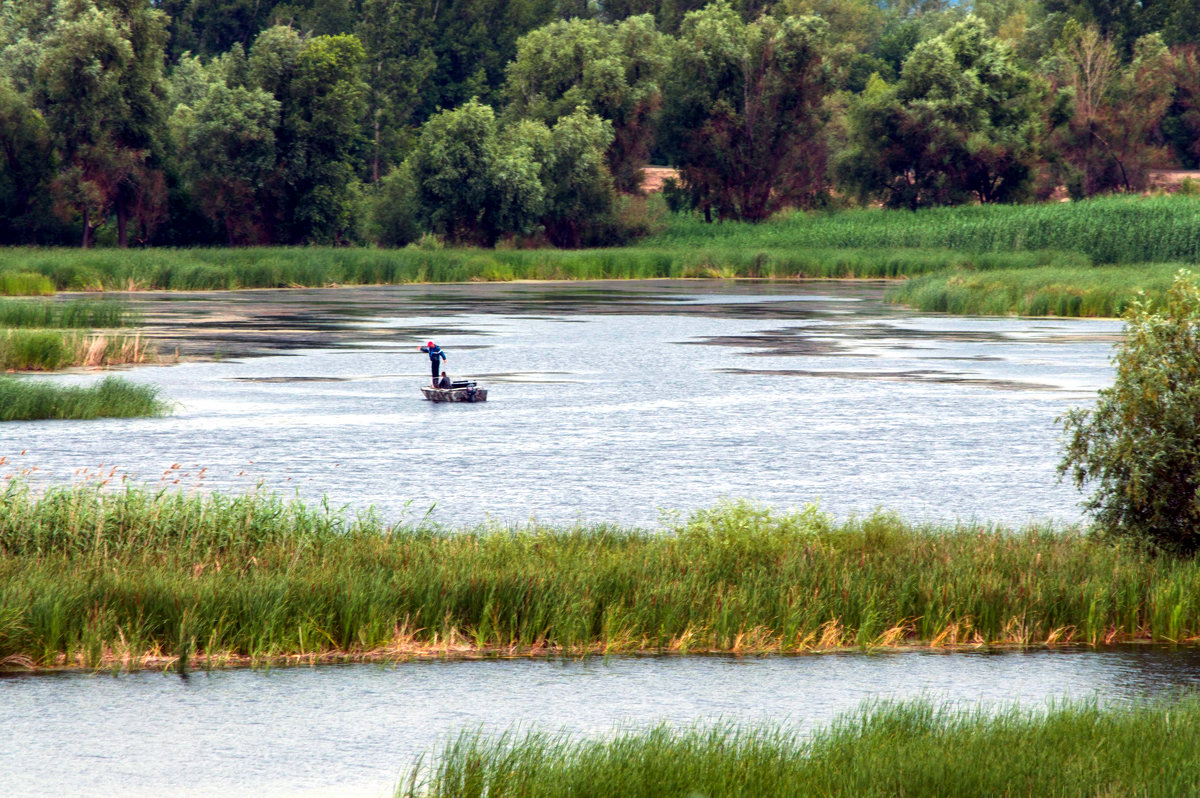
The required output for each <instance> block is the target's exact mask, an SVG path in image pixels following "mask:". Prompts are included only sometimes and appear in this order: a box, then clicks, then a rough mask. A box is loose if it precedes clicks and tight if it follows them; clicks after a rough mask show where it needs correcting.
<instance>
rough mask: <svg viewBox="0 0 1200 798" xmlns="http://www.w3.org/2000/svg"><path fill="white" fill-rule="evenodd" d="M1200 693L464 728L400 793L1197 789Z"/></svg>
mask: <svg viewBox="0 0 1200 798" xmlns="http://www.w3.org/2000/svg"><path fill="white" fill-rule="evenodd" d="M1198 769H1200V700H1197V699H1196V698H1194V697H1190V698H1183V699H1181V700H1178V701H1174V702H1147V703H1141V704H1136V705H1132V706H1102V705H1100V704H1098V703H1097V702H1095V701H1090V702H1077V703H1059V704H1057V705H1053V706H1050V707H1048V708H1045V709H1034V710H1022V709H1019V708H1017V707H1015V706H1014V707H1009V708H1007V709H1001V710H999V711H993V712H988V711H985V710H980V709H974V710H964V709H958V708H955V707H953V706H944V705H943V706H938V705H935V704H933V703H931V702H929V701H915V702H905V703H875V704H867V705H865V706H864V707H862V708H860V709H859V710H857V711H855V712H852V713H848V714H846V715H843V716H841V717H839V718H838V719H837V720H835V721H834V722H833V723H832V724H831V725H830V726H828V727H827V728H824V729H821V730H818V731H816V732H815V733H813V734H812V735H811V736H809V737H801V736H800V735H798V734H796V733H795V732H792V731H788V730H785V729H783V728H780V727H763V726H742V727H739V726H734V725H730V724H723V725H718V726H715V727H709V728H703V727H693V728H684V729H673V728H671V727H669V726H659V727H657V728H653V729H649V730H645V731H625V732H621V733H618V734H616V735H615V736H613V737H610V738H608V739H578V738H573V737H569V736H566V735H561V734H559V735H554V734H545V733H528V734H513V733H509V734H504V735H500V736H495V737H484V736H481V735H479V734H474V733H472V734H464V735H462V736H460V737H458V738H457V739H456V740H453V741H452V742H450V743H449V744H448V745H447V746H446V747H445V749H444V750H443V751H442V753H441V755H440V756H436V757H434V758H433V759H432V760H430V764H418V766H417V768H416V769H415V771H414V773H413V775H412V776H411V778H410V779H409V780H408V782H407V783H406V784H404V785H402V786H401V787H400V788H399V789H397V791H396V795H397V796H401V797H402V798H419V797H420V796H427V797H428V798H441V796H456V798H483V796H487V798H504V797H505V796H521V798H557V797H558V796H571V797H572V798H589V797H590V796H595V797H596V798H608V797H609V796H614V795H620V796H625V797H626V798H637V797H638V796H647V797H649V796H661V795H681V796H682V795H708V796H755V798H769V796H780V798H784V797H785V796H786V798H793V796H822V798H829V797H832V796H847V798H850V797H851V796H853V797H855V798H858V797H859V796H879V797H880V798H885V797H886V798H891V796H897V795H940V796H978V795H1054V796H1080V798H1083V797H1084V796H1089V797H1090V796H1097V795H1138V796H1164V797H1166V796H1180V795H1195V794H1196V792H1197V787H1196V773H1197V770H1198Z"/></svg>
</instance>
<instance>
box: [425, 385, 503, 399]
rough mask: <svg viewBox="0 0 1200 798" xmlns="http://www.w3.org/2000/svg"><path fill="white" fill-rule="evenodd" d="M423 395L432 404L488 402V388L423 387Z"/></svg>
mask: <svg viewBox="0 0 1200 798" xmlns="http://www.w3.org/2000/svg"><path fill="white" fill-rule="evenodd" d="M421 393H422V394H424V396H425V398H426V399H428V400H429V401H431V402H486V401H487V388H431V387H429V386H428V385H422V386H421Z"/></svg>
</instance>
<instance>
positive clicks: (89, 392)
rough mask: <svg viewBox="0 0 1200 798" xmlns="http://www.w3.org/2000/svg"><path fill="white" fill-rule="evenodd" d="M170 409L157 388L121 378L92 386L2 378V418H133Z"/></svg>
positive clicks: (31, 419) (34, 419) (14, 419)
mask: <svg viewBox="0 0 1200 798" xmlns="http://www.w3.org/2000/svg"><path fill="white" fill-rule="evenodd" d="M166 411H167V404H166V403H165V402H164V401H162V400H161V399H160V398H159V396H158V389H157V388H155V387H154V386H151V385H138V384H136V383H132V382H129V381H128V380H122V379H119V378H117V377H106V378H105V379H103V380H101V381H100V382H98V383H96V384H94V385H89V386H72V385H59V384H56V383H52V382H46V381H44V380H29V379H24V378H17V377H0V421H36V420H42V419H68V418H70V419H92V418H131V417H134V416H161V415H163V414H165V413H166Z"/></svg>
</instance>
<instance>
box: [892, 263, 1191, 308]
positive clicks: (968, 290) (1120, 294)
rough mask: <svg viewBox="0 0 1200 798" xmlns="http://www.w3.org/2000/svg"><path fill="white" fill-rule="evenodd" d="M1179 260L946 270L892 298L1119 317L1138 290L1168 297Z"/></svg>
mask: <svg viewBox="0 0 1200 798" xmlns="http://www.w3.org/2000/svg"><path fill="white" fill-rule="evenodd" d="M1180 267H1181V266H1180V264H1177V263H1174V264H1172V263H1166V264H1147V265H1144V266H1107V267H1095V268H1090V269H1088V268H1082V269H1079V268H1076V269H1071V268H1055V267H1045V268H1033V269H1020V270H1017V269H1000V270H994V271H979V270H976V271H969V270H963V269H954V270H948V271H945V272H939V273H936V274H928V275H922V276H918V277H914V278H912V279H910V280H905V281H904V282H903V283H900V284H898V285H896V286H894V287H893V288H891V289H890V290H889V291H888V293H887V297H888V299H889V300H890V301H892V302H898V303H901V304H905V305H909V306H910V307H914V308H916V309H918V310H925V311H936V312H942V313H954V314H970V315H984V316H1000V315H1008V314H1018V315H1022V316H1109V317H1116V316H1120V315H1121V314H1123V313H1124V312H1125V309H1126V308H1127V307H1128V306H1129V303H1130V301H1131V300H1132V299H1133V298H1134V297H1135V296H1136V295H1137V293H1138V292H1139V291H1142V292H1145V294H1146V296H1147V297H1149V298H1151V299H1161V298H1163V297H1165V296H1166V293H1167V289H1168V288H1170V287H1171V283H1172V281H1173V280H1174V278H1175V275H1176V273H1177V272H1178V271H1179V269H1180Z"/></svg>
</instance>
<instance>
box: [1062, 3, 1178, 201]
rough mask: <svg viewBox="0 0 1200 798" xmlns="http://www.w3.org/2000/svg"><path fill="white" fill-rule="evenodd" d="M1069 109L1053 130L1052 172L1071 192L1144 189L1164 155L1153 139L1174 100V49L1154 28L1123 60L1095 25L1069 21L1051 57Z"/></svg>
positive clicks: (1084, 194) (1087, 194)
mask: <svg viewBox="0 0 1200 798" xmlns="http://www.w3.org/2000/svg"><path fill="white" fill-rule="evenodd" d="M1050 63H1051V72H1052V74H1054V75H1055V78H1056V80H1057V81H1058V83H1059V85H1060V87H1061V89H1060V91H1061V92H1062V98H1063V99H1064V101H1068V102H1069V109H1070V110H1069V112H1068V113H1067V115H1066V116H1067V118H1066V119H1065V121H1063V122H1062V124H1060V125H1058V126H1057V127H1056V128H1055V130H1054V131H1053V133H1052V135H1051V138H1050V142H1049V147H1048V148H1049V150H1050V151H1051V152H1054V153H1057V157H1056V158H1055V159H1054V161H1053V162H1052V165H1053V166H1054V167H1055V169H1056V171H1055V174H1056V175H1058V177H1059V179H1060V180H1061V181H1062V182H1064V183H1065V184H1066V186H1067V189H1068V190H1069V191H1070V193H1071V195H1072V197H1076V198H1078V197H1090V196H1092V195H1093V194H1098V193H1102V192H1108V191H1141V190H1142V189H1144V188H1145V187H1146V185H1147V183H1148V180H1149V170H1150V168H1151V167H1152V166H1155V165H1157V164H1160V163H1162V162H1163V161H1165V160H1166V155H1165V151H1164V148H1163V147H1162V146H1161V145H1159V144H1156V143H1155V142H1154V141H1152V139H1151V136H1150V134H1151V132H1152V131H1154V130H1155V129H1156V128H1157V126H1158V125H1159V123H1160V122H1161V120H1162V118H1163V116H1164V114H1165V113H1166V111H1167V108H1168V107H1169V105H1170V103H1171V91H1172V88H1173V80H1172V75H1171V67H1172V63H1171V56H1170V54H1169V53H1168V52H1167V49H1166V47H1165V46H1164V45H1163V42H1162V39H1161V37H1159V36H1157V35H1152V36H1145V37H1142V38H1141V39H1138V40H1137V42H1136V44H1135V46H1134V52H1133V58H1132V59H1131V61H1130V62H1129V63H1128V64H1127V65H1125V64H1122V63H1121V61H1120V59H1119V58H1118V55H1117V53H1116V50H1115V48H1114V46H1113V44H1112V43H1111V42H1110V41H1109V40H1108V39H1106V38H1103V37H1102V36H1101V34H1100V32H1099V31H1098V30H1097V29H1096V28H1090V27H1089V28H1084V27H1081V26H1079V25H1078V24H1075V23H1070V24H1068V25H1067V26H1066V28H1065V29H1064V31H1063V38H1062V39H1061V41H1060V43H1059V47H1058V52H1057V53H1056V55H1055V56H1054V58H1053V59H1051V61H1050Z"/></svg>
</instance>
